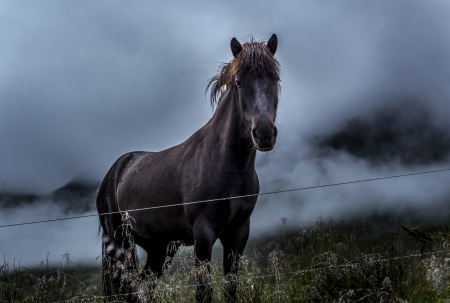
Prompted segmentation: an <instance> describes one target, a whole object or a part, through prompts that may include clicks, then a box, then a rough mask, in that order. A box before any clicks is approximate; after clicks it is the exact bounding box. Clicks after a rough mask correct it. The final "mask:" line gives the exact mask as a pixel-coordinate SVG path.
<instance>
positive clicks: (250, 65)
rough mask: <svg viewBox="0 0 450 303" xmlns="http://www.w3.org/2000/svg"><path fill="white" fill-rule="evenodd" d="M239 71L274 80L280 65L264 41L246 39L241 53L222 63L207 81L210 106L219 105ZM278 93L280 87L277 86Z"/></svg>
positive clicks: (278, 73) (251, 38)
mask: <svg viewBox="0 0 450 303" xmlns="http://www.w3.org/2000/svg"><path fill="white" fill-rule="evenodd" d="M240 71H252V72H253V73H255V74H256V75H261V74H269V75H271V76H273V77H275V78H279V76H280V63H279V62H278V60H277V59H276V58H275V56H274V55H273V54H272V53H271V52H270V50H269V48H268V47H267V46H266V43H265V42H264V41H254V40H253V37H252V36H250V37H249V38H247V41H246V42H245V43H244V44H242V51H241V52H240V53H239V54H238V55H237V57H236V58H234V59H233V60H231V61H230V62H229V63H223V64H222V65H220V66H219V68H218V69H217V74H216V75H215V76H214V77H212V78H211V79H210V80H209V81H208V85H207V87H206V91H208V89H209V88H211V92H210V102H211V106H212V107H214V106H215V105H219V102H220V99H221V97H222V94H223V93H224V92H225V91H226V90H227V89H228V88H231V87H233V82H234V76H235V75H236V73H238V72H240ZM278 91H280V85H279V84H278Z"/></svg>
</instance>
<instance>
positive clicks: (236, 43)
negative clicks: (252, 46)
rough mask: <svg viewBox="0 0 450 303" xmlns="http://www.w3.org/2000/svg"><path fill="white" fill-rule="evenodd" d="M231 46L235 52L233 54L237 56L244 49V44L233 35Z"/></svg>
mask: <svg viewBox="0 0 450 303" xmlns="http://www.w3.org/2000/svg"><path fill="white" fill-rule="evenodd" d="M230 46H231V52H232V53H233V56H234V57H235V58H236V57H237V55H238V54H239V53H240V52H241V50H242V45H241V44H240V43H239V41H237V39H236V38H234V37H233V39H231V42H230Z"/></svg>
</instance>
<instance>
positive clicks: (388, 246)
mask: <svg viewBox="0 0 450 303" xmlns="http://www.w3.org/2000/svg"><path fill="white" fill-rule="evenodd" d="M375 227H377V228H375ZM448 249H449V250H450V226H449V225H447V224H440V225H436V226H434V227H431V228H427V229H422V228H417V227H416V228H412V227H406V226H404V225H401V224H397V223H394V222H391V223H385V224H384V226H383V228H382V230H381V231H380V227H379V225H375V224H374V223H371V221H369V220H366V221H358V220H352V221H349V222H344V221H341V222H333V221H324V220H323V219H321V218H319V219H318V220H317V222H316V224H315V225H314V226H313V227H311V228H290V226H289V224H288V222H286V221H283V222H282V224H280V227H279V228H278V230H276V231H274V233H273V235H268V236H267V237H265V238H260V239H256V240H253V241H252V242H250V243H249V244H248V246H247V249H246V252H245V254H244V256H243V258H242V262H241V267H240V274H239V276H238V277H237V278H236V279H237V280H238V285H239V286H238V302H411V303H413V302H417V303H419V302H450V282H449V281H450V280H449V278H450V277H449V273H450V271H449V268H450V251H446V250H448ZM437 251H441V252H437ZM442 251H444V252H442ZM214 257H215V258H214V259H213V261H212V262H211V269H212V270H211V283H212V286H213V288H214V299H213V302H226V297H225V292H224V289H225V288H226V287H227V285H226V282H225V281H224V280H223V276H222V274H221V271H222V269H221V268H222V266H221V259H222V257H221V255H220V251H215V252H214ZM193 260H194V258H193V254H192V250H191V249H188V248H183V249H182V250H181V252H179V253H178V254H177V255H176V257H175V258H174V260H173V262H172V265H171V266H170V267H169V268H168V270H167V272H166V274H165V275H163V276H162V277H161V278H160V279H158V280H156V279H152V277H150V278H149V279H148V280H147V281H146V282H140V281H139V280H136V282H137V283H142V284H143V285H150V284H152V285H153V286H154V300H155V302H194V301H195V277H194V276H195V269H194V267H193V265H194V262H193ZM0 267H1V270H0V274H1V278H0V302H1V303H3V302H5V303H6V302H8V303H12V302H45V303H48V302H57V301H65V300H67V302H103V301H102V300H103V299H102V298H99V296H101V295H102V293H101V273H100V268H98V267H93V266H87V265H86V266H78V267H76V268H72V266H71V261H70V255H66V256H64V257H63V260H62V263H61V265H60V266H59V267H58V268H56V269H55V268H53V267H52V266H50V265H48V264H46V262H43V263H42V264H37V266H36V268H33V269H27V268H21V267H20V266H19V265H18V264H8V263H7V262H6V261H5V262H3V265H1V266H0ZM133 274H135V273H130V276H133ZM95 297H97V298H95ZM141 297H142V298H141V299H142V302H147V299H148V297H146V295H145V294H143V295H141ZM110 299H111V300H110V301H111V302H122V301H121V299H120V297H113V298H110Z"/></svg>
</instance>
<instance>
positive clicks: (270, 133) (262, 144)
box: [252, 124, 278, 151]
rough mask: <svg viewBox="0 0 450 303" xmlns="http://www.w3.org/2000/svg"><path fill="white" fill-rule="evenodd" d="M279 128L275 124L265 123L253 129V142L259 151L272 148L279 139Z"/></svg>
mask: <svg viewBox="0 0 450 303" xmlns="http://www.w3.org/2000/svg"><path fill="white" fill-rule="evenodd" d="M277 135H278V130H277V128H276V126H275V125H273V124H264V125H261V126H259V127H255V128H254V129H252V139H253V144H254V145H255V147H256V149H257V150H259V151H269V150H272V149H273V148H274V146H275V143H276V141H277Z"/></svg>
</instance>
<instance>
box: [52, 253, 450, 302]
mask: <svg viewBox="0 0 450 303" xmlns="http://www.w3.org/2000/svg"><path fill="white" fill-rule="evenodd" d="M449 252H450V249H446V250H438V251H432V252H427V253H420V254H411V255H405V256H398V257H392V258H385V259H376V260H370V261H369V262H368V263H370V264H375V263H383V262H388V261H395V260H400V259H407V258H417V257H423V256H427V255H435V254H440V253H449ZM360 265H361V263H360V262H354V261H351V262H348V263H346V264H341V265H330V266H323V267H317V268H309V269H300V270H296V271H289V272H281V273H276V274H267V275H259V276H252V277H246V278H237V279H234V280H233V281H234V282H241V281H245V280H254V279H263V278H270V277H276V276H286V275H299V274H304V273H308V272H317V271H323V270H330V269H339V268H345V267H349V268H356V267H358V266H360ZM216 284H219V282H210V283H204V284H189V285H183V286H177V287H166V288H165V289H164V290H177V289H181V288H190V287H197V286H206V285H216ZM139 294H143V293H142V292H132V293H126V294H120V295H109V296H92V297H83V298H73V299H69V300H63V301H54V302H52V303H66V302H77V301H92V300H97V299H108V298H114V297H123V296H129V295H139Z"/></svg>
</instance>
